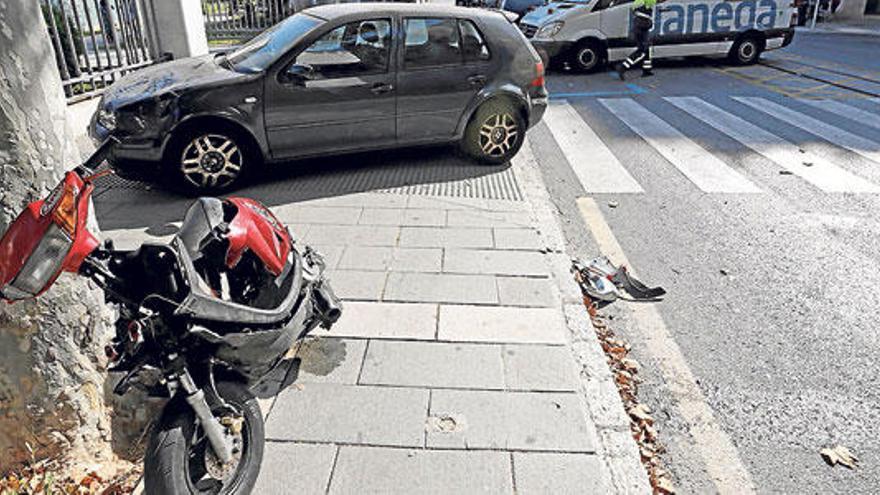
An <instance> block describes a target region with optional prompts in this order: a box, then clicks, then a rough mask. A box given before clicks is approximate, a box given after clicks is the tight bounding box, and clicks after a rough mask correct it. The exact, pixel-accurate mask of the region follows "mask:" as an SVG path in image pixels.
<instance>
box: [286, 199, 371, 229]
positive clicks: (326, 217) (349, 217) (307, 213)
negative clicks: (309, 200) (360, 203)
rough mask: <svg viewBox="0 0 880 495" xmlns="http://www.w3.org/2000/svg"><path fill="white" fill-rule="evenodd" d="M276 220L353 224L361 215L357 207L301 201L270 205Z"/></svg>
mask: <svg viewBox="0 0 880 495" xmlns="http://www.w3.org/2000/svg"><path fill="white" fill-rule="evenodd" d="M272 211H273V212H274V213H275V216H277V217H278V220H281V221H282V222H284V223H293V224H336V225H355V224H357V223H358V219H359V218H360V217H361V211H362V209H361V208H359V207H337V206H308V205H303V204H301V203H294V204H287V205H279V206H274V207H272Z"/></svg>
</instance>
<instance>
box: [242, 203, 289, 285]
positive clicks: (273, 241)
mask: <svg viewBox="0 0 880 495" xmlns="http://www.w3.org/2000/svg"><path fill="white" fill-rule="evenodd" d="M227 201H229V202H230V203H232V204H234V205H235V206H236V207H237V208H238V212H237V213H236V215H235V218H234V219H233V220H232V221H231V222H230V223H229V233H228V234H227V236H226V238H227V239H228V241H229V250H228V251H227V254H226V265H227V266H228V267H229V268H235V266H236V265H237V264H238V262H239V261H241V257H242V255H244V253H245V252H246V251H248V250H250V251H251V252H253V253H254V254H255V255H256V256H257V257H258V258H260V260H261V261H262V262H263V263H264V264H265V265H266V269H267V270H269V271H270V272H272V273H273V274H275V275H276V276H278V275H281V272H283V271H284V266H285V264H286V263H287V259H288V255H290V250H291V248H292V242H293V241H292V239H291V238H290V233H289V232H288V231H287V229H286V228H284V225H282V223H281V222H279V221H278V219H277V218H276V217H275V215H273V214H272V212H270V211H269V210H268V209H267V208H266V207H265V206H263V205H262V204H261V203H259V202H257V201H254V200H252V199H247V198H237V197H232V198H227Z"/></svg>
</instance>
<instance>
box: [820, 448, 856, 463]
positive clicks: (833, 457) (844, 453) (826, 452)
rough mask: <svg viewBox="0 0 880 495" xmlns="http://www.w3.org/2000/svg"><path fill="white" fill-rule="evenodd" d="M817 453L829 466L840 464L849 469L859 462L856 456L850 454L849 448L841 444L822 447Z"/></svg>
mask: <svg viewBox="0 0 880 495" xmlns="http://www.w3.org/2000/svg"><path fill="white" fill-rule="evenodd" d="M819 454H821V455H822V458H823V459H825V462H827V463H828V465H830V466H836V465H837V464H841V465H843V466H846V467H848V468H850V469H855V468H856V467H857V466H858V464H859V460H858V459H857V458H856V456H854V455H852V453H851V452H850V451H849V449H848V448H846V447H844V446H843V445H838V446H837V447H834V448H824V449H822V450H820V451H819Z"/></svg>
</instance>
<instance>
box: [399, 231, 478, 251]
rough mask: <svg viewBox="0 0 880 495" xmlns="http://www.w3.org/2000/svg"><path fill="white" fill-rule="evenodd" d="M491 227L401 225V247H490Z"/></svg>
mask: <svg viewBox="0 0 880 495" xmlns="http://www.w3.org/2000/svg"><path fill="white" fill-rule="evenodd" d="M492 239H493V238H492V230H491V229H468V228H448V227H401V229H400V246H401V247H469V248H491V247H492V246H493V244H494V243H493V240H492Z"/></svg>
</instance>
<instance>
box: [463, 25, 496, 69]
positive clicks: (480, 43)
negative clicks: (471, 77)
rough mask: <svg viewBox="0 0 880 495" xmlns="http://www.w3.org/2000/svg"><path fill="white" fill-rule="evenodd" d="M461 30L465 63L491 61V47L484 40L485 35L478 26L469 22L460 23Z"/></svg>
mask: <svg viewBox="0 0 880 495" xmlns="http://www.w3.org/2000/svg"><path fill="white" fill-rule="evenodd" d="M458 25H459V26H460V28H461V49H462V52H463V53H464V61H465V62H479V61H485V60H489V58H490V57H491V54H490V53H489V47H488V46H486V42H485V41H484V40H483V35H482V34H480V30H479V29H477V26H476V25H475V24H474V23H473V22H471V21H468V20H460V21H458Z"/></svg>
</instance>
